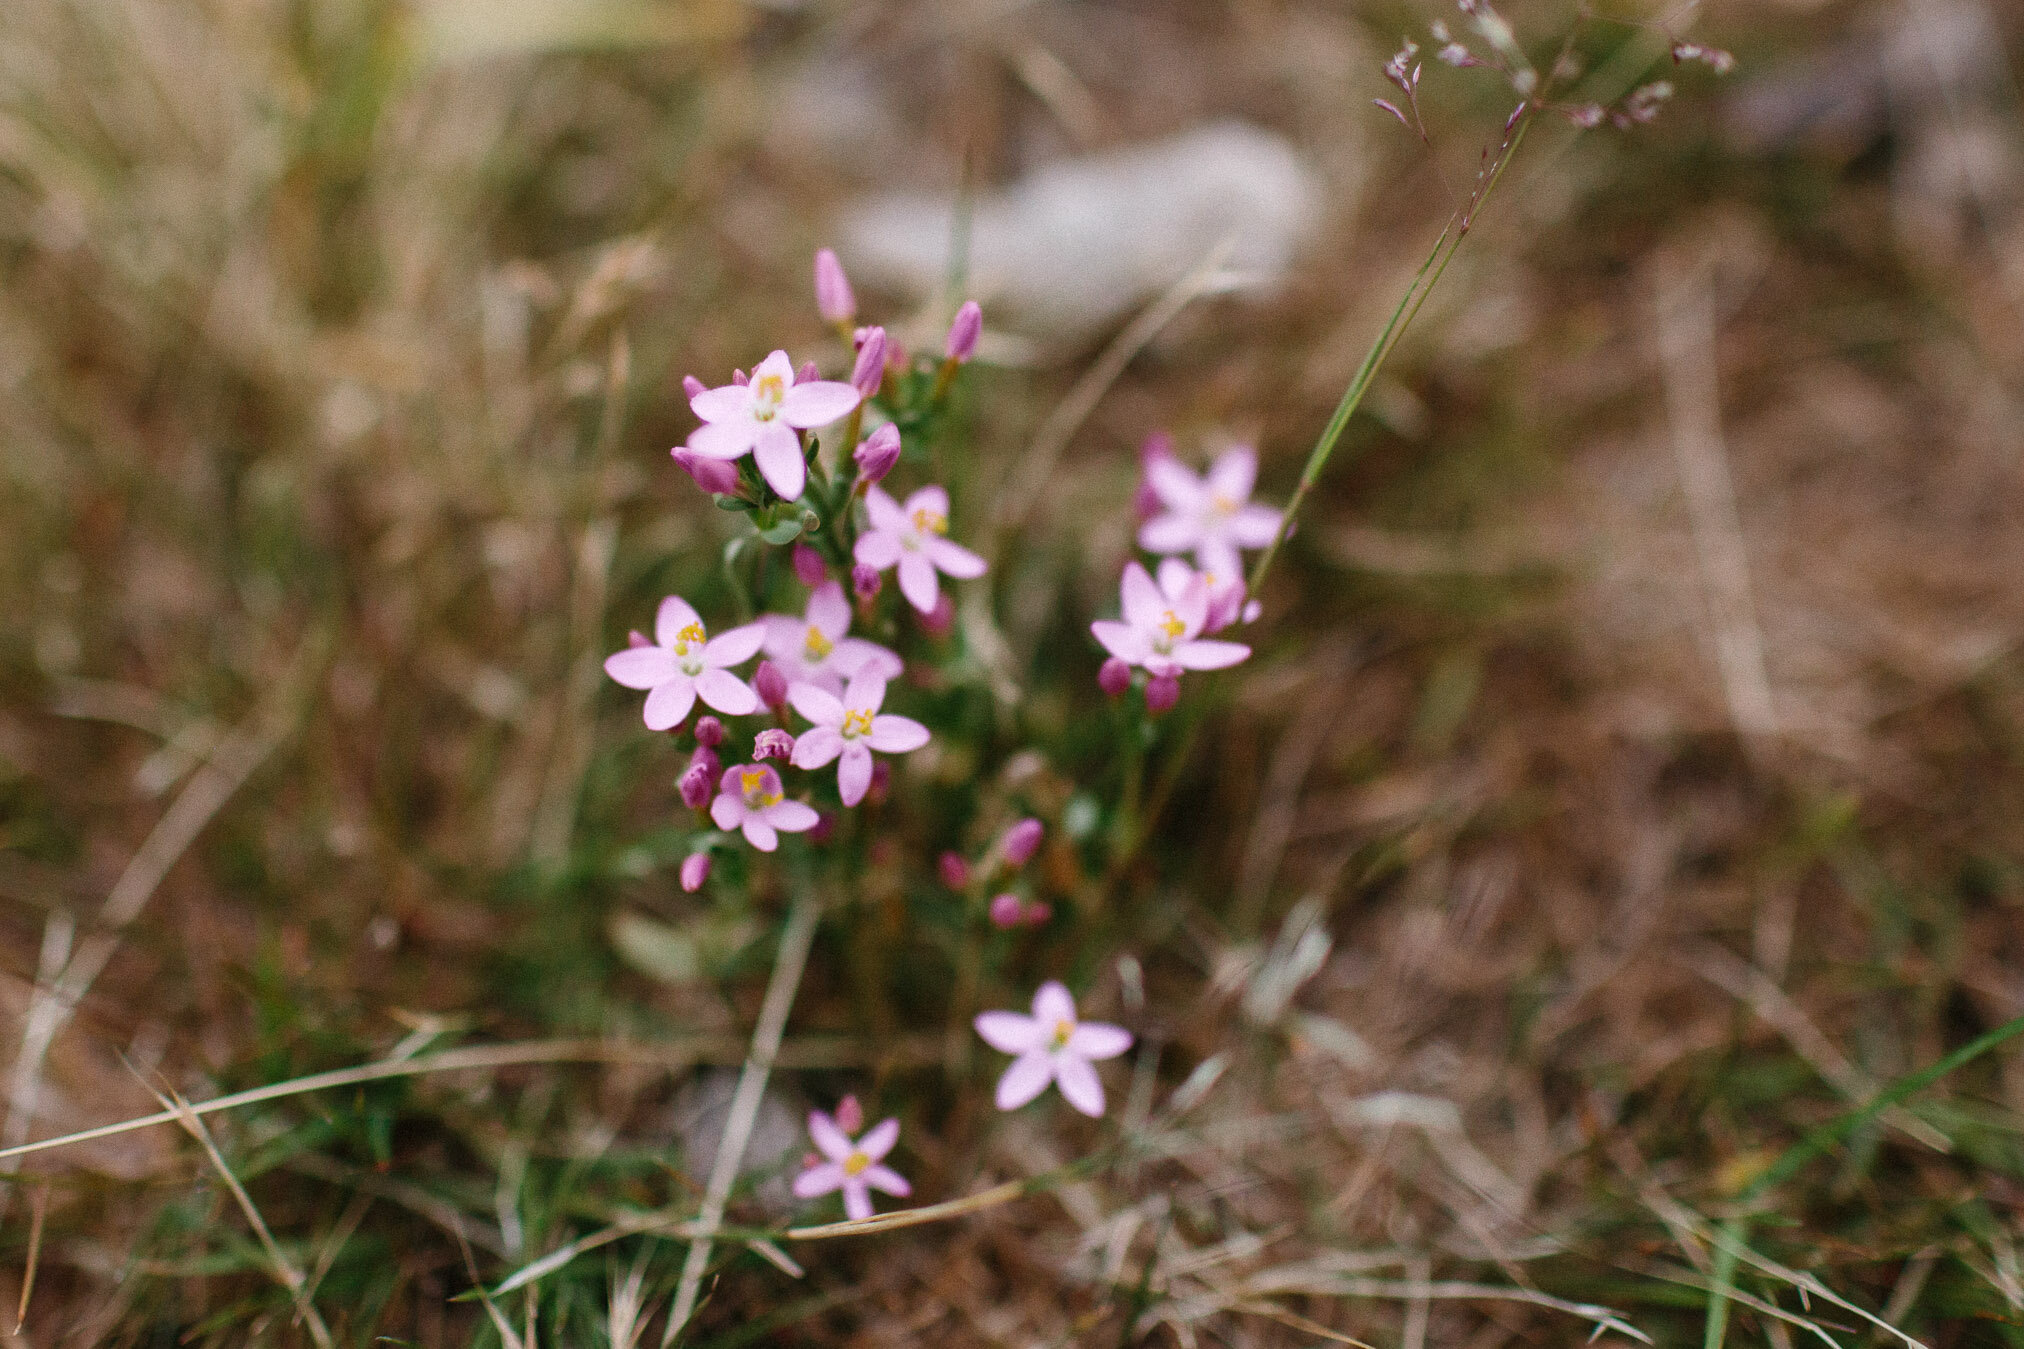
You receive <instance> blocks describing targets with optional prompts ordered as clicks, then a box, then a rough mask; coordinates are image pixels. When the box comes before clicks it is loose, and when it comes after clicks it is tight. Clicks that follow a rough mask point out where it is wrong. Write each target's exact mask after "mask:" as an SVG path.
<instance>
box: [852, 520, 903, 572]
mask: <svg viewBox="0 0 2024 1349" xmlns="http://www.w3.org/2000/svg"><path fill="white" fill-rule="evenodd" d="M902 551H903V550H902V548H901V546H900V536H899V533H898V532H897V531H895V530H891V529H868V530H866V531H865V532H864V533H862V534H860V535H858V536H857V547H856V548H854V549H852V550H851V555H852V556H853V557H855V558H856V559H857V560H858V561H859V562H862V563H864V565H865V566H867V567H870V568H871V569H872V570H873V571H884V570H885V569H886V568H887V567H890V566H891V565H892V564H893V563H895V562H897V561H899V560H900V553H901V552H902Z"/></svg>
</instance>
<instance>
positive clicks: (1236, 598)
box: [1153, 557, 1258, 633]
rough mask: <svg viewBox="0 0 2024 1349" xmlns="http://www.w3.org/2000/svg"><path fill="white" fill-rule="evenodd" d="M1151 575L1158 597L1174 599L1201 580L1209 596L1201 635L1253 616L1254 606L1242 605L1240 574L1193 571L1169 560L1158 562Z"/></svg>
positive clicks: (1242, 592)
mask: <svg viewBox="0 0 2024 1349" xmlns="http://www.w3.org/2000/svg"><path fill="white" fill-rule="evenodd" d="M1153 576H1154V579H1156V580H1157V581H1158V582H1159V585H1160V592H1161V593H1162V594H1164V595H1168V596H1171V597H1176V598H1177V597H1179V596H1181V595H1184V594H1186V593H1187V589H1188V585H1189V583H1190V582H1191V581H1193V580H1194V578H1195V577H1197V576H1199V577H1201V579H1202V589H1203V590H1204V591H1206V592H1207V593H1208V596H1209V608H1208V612H1207V614H1206V615H1205V616H1204V617H1203V619H1202V631H1203V632H1204V633H1211V632H1220V631H1221V630H1222V629H1224V628H1227V627H1229V626H1230V625H1231V624H1232V623H1235V622H1238V621H1239V620H1242V621H1243V622H1246V623H1249V622H1250V621H1251V620H1252V619H1253V618H1256V617H1257V609H1258V606H1257V605H1256V604H1255V603H1253V604H1246V603H1245V602H1244V576H1243V573H1242V572H1238V573H1235V574H1228V575H1223V576H1218V575H1216V574H1215V573H1214V572H1207V571H1204V572H1197V571H1196V570H1195V569H1194V568H1193V567H1190V566H1189V565H1188V564H1187V563H1185V562H1183V561H1181V560H1180V559H1179V558H1177V557H1169V558H1162V559H1161V560H1160V567H1159V570H1158V571H1156V572H1154V573H1153Z"/></svg>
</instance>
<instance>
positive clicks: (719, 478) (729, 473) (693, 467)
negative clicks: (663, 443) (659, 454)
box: [669, 445, 738, 496]
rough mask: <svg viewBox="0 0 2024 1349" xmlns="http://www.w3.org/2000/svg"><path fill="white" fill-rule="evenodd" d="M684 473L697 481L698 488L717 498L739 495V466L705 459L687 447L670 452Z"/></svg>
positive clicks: (682, 446) (676, 448)
mask: <svg viewBox="0 0 2024 1349" xmlns="http://www.w3.org/2000/svg"><path fill="white" fill-rule="evenodd" d="M669 453H670V454H672V455H674V457H675V462H676V463H677V464H680V465H681V466H682V471H683V472H685V473H687V474H688V475H689V476H690V477H691V478H694V479H695V480H696V486H698V487H700V488H702V489H703V490H704V491H705V492H709V493H711V494H712V495H715V496H736V495H737V494H738V466H737V465H736V464H733V463H728V462H726V461H725V460H722V459H705V458H704V457H703V456H702V455H700V454H697V453H696V452H695V451H694V450H692V449H690V448H689V447H688V446H686V445H677V446H675V448H674V449H672V450H670V451H669Z"/></svg>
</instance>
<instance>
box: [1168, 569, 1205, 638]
mask: <svg viewBox="0 0 2024 1349" xmlns="http://www.w3.org/2000/svg"><path fill="white" fill-rule="evenodd" d="M1173 610H1174V617H1175V618H1178V619H1180V620H1181V636H1182V637H1183V638H1184V639H1185V638H1189V637H1193V636H1194V635H1195V634H1196V633H1198V632H1200V631H1201V630H1202V624H1204V623H1205V622H1207V621H1208V618H1209V586H1208V582H1206V581H1204V580H1203V579H1202V573H1201V572H1196V573H1195V574H1194V575H1193V576H1192V577H1190V578H1189V579H1188V583H1187V584H1186V585H1185V586H1183V587H1181V593H1180V594H1179V596H1177V597H1175V599H1174V600H1173Z"/></svg>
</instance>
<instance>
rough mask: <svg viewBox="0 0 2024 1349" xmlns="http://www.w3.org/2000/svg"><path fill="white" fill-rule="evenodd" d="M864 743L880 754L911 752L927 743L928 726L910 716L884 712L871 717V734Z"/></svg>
mask: <svg viewBox="0 0 2024 1349" xmlns="http://www.w3.org/2000/svg"><path fill="white" fill-rule="evenodd" d="M864 743H865V744H867V745H870V746H871V747H872V748H873V749H875V750H877V751H878V752H879V753H881V754H911V753H912V752H913V751H915V750H917V749H919V748H920V747H921V746H922V745H925V744H927V743H928V728H927V727H925V726H923V725H921V724H920V723H919V722H918V721H915V720H914V719H913V718H912V717H896V716H893V715H892V714H891V713H886V714H885V715H883V716H876V717H873V718H872V719H871V734H870V735H868V736H866V737H865V738H864Z"/></svg>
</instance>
